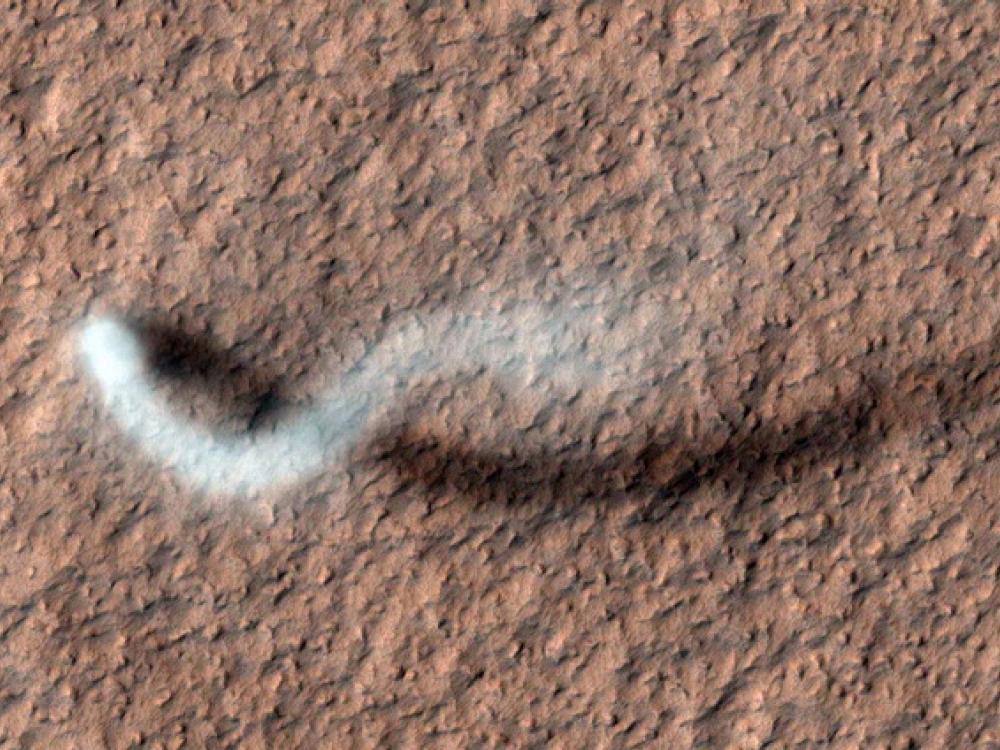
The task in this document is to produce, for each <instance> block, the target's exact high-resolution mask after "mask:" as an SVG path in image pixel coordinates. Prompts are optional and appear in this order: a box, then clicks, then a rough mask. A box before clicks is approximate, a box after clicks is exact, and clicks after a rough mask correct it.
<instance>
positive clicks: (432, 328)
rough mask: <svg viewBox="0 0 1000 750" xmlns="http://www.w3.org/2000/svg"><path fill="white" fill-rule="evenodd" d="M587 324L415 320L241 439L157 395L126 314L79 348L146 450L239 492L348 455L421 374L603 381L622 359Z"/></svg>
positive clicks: (537, 317)
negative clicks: (312, 398) (294, 409)
mask: <svg viewBox="0 0 1000 750" xmlns="http://www.w3.org/2000/svg"><path fill="white" fill-rule="evenodd" d="M582 320H583V317H582V315H581V312H580V311H573V312H571V313H561V314H560V313H555V312H554V311H553V310H551V309H543V308H542V307H541V306H538V305H524V304H522V305H514V306H509V307H508V309H507V310H506V311H504V312H493V313H483V314H455V313H447V312H446V313H438V314H435V315H431V316H429V317H427V318H424V319H415V320H411V321H410V322H409V323H406V324H404V325H400V326H396V328H395V330H394V332H392V333H390V334H389V335H388V336H386V337H385V338H384V339H382V340H381V341H380V342H378V344H377V345H375V346H374V347H373V348H372V349H371V350H370V351H369V352H368V353H367V354H366V355H365V356H364V357H363V358H362V359H361V360H360V361H359V362H358V363H357V364H356V365H355V366H354V367H352V368H350V369H349V370H347V371H346V372H343V373H341V374H340V375H338V376H337V378H336V379H335V384H334V385H333V386H332V387H331V388H330V389H329V390H328V391H326V392H325V393H323V394H321V395H320V396H319V397H318V398H317V399H316V402H315V404H314V405H313V406H311V407H310V408H308V409H303V410H301V411H300V412H299V413H298V414H296V415H294V416H293V417H291V418H289V419H288V420H286V421H285V422H284V423H283V424H280V425H278V426H277V427H276V428H274V429H271V430H250V431H247V432H243V433H235V434H234V433H231V432H226V431H218V430H211V429H209V428H208V427H207V426H205V425H200V424H197V423H193V422H191V421H190V420H187V419H184V418H182V417H180V416H179V415H178V414H176V413H175V412H174V411H173V410H171V409H170V408H169V406H168V405H167V404H166V403H165V402H164V401H163V399H161V398H160V397H159V396H158V395H157V392H156V387H155V379H154V377H153V373H152V372H151V370H150V368H149V366H148V364H147V354H146V350H145V347H144V345H143V343H142V341H141V340H140V339H139V338H138V337H137V335H136V334H135V333H134V332H133V331H132V329H131V328H130V327H129V326H128V325H127V324H126V323H125V322H123V321H122V320H120V319H117V318H115V317H110V316H102V317H91V318H88V319H87V320H85V321H84V323H83V325H82V327H81V329H80V332H79V339H78V346H79V352H80V355H81V359H82V362H83V364H84V365H85V367H86V369H87V371H88V372H89V373H90V375H91V376H92V377H93V378H94V380H95V381H96V382H97V385H98V386H99V388H100V391H101V394H102V396H103V400H104V403H105V405H106V407H107V409H108V411H109V412H110V414H111V416H112V417H113V418H114V419H115V420H116V421H117V423H118V424H119V426H120V427H121V429H122V430H123V432H124V433H126V434H127V435H128V436H129V438H130V439H131V440H133V441H134V442H135V443H136V444H137V446H138V447H139V448H140V449H141V450H142V451H143V452H144V453H145V454H147V455H148V456H150V457H151V458H153V459H156V460H158V461H160V462H162V463H163V464H164V465H166V466H168V467H169V468H171V469H172V470H173V471H175V472H176V473H177V474H178V475H179V476H180V477H181V478H182V479H183V480H184V481H185V482H186V483H188V484H189V485H192V486H193V487H194V488H196V489H199V490H201V491H204V492H207V493H220V494H227V495H237V494H252V493H255V492H258V491H261V490H265V489H268V488H271V487H285V486H288V485H292V484H295V483H297V482H300V481H303V480H305V479H307V478H309V477H311V476H314V475H316V474H318V473H319V472H321V471H323V470H324V469H326V468H329V467H330V466H331V465H332V464H336V463H338V462H343V461H345V460H346V458H347V456H348V454H349V453H350V451H351V449H352V448H353V447H355V446H356V445H357V444H358V443H359V442H360V441H362V440H363V439H364V438H365V437H366V436H367V435H369V434H370V431H371V430H372V429H373V428H374V427H375V426H376V425H377V424H378V423H379V420H381V419H384V418H385V417H386V416H387V415H389V414H390V413H391V412H392V409H393V407H394V405H398V404H399V403H400V402H401V401H402V398H403V397H404V396H405V393H406V390H407V388H408V387H409V386H410V385H411V384H412V382H413V380H414V378H417V377H421V376H425V375H429V374H433V375H435V376H439V377H452V376H455V375H460V374H462V373H475V372H479V371H482V370H483V368H485V369H487V370H488V371H490V372H491V374H493V375H496V376H498V377H500V378H502V379H504V384H505V385H506V386H510V385H513V386H514V390H515V391H516V390H517V389H518V388H520V389H524V388H529V387H536V386H537V385H538V384H539V383H542V384H543V385H544V384H546V383H547V384H549V385H554V386H556V387H562V388H569V389H574V390H575V389H579V388H581V387H585V386H587V385H588V384H593V383H595V382H597V381H598V380H601V381H606V380H607V379H608V377H609V376H610V375H611V372H612V370H613V369H614V367H615V366H617V365H620V363H621V357H620V356H619V357H617V358H612V359H610V360H609V359H605V358H601V359H604V361H603V362H602V361H599V360H598V361H595V359H594V353H595V351H597V350H599V349H600V348H601V347H600V343H601V342H607V341H613V340H614V338H615V337H614V336H608V335H605V333H604V332H601V331H599V330H598V329H597V328H595V326H594V324H593V322H592V320H591V318H588V319H587V321H585V323H586V324H585V325H584V326H583V328H582V329H581V326H580V324H581V321H582ZM598 328H599V327H598ZM567 342H569V343H567ZM595 342H597V345H596V346H595ZM625 348H626V349H628V348H629V346H628V345H627V346H626V347H625ZM618 354H619V355H620V354H621V352H619V353H618Z"/></svg>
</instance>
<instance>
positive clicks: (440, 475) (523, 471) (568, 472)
mask: <svg viewBox="0 0 1000 750" xmlns="http://www.w3.org/2000/svg"><path fill="white" fill-rule="evenodd" d="M760 392H761V388H760V387H757V388H754V389H752V390H751V391H748V393H747V394H746V397H745V399H744V403H743V404H742V407H743V408H742V410H743V412H744V414H745V417H744V419H743V420H742V422H741V423H739V424H736V425H734V429H733V431H732V433H731V434H730V436H729V437H728V438H727V439H725V441H724V442H723V444H722V446H721V447H718V445H719V441H718V440H717V439H706V440H704V441H696V442H693V443H691V442H689V441H684V440H683V439H682V438H680V437H679V436H678V433H679V430H677V429H673V430H671V429H668V430H664V431H660V432H656V433H654V434H652V435H651V436H650V438H649V439H648V440H647V441H646V442H645V443H644V444H642V445H641V446H639V448H638V449H636V448H633V449H631V450H626V449H623V450H622V451H620V452H619V453H618V454H615V455H612V456H611V457H609V458H606V459H596V458H593V457H588V456H587V455H586V453H585V452H582V451H577V452H576V453H575V454H573V455H569V456H567V455H566V454H557V453H553V452H547V451H542V452H535V453H530V454H526V455H516V454H514V455H502V454H500V453H497V452H495V451H489V450H477V449H476V448H475V447H473V446H469V445H465V444H462V443H460V442H457V441H454V440H449V439H448V438H446V437H436V436H431V437H427V436H424V435H419V434H418V433H416V432H415V431H414V430H412V429H408V428H405V427H404V428H403V429H400V430H396V431H394V432H388V433H386V434H383V435H381V436H380V437H379V438H378V439H377V440H376V441H375V443H374V444H373V446H372V449H373V453H372V456H373V458H375V459H377V460H381V461H387V462H389V463H390V464H391V465H392V466H393V467H394V468H395V469H396V471H397V472H398V473H399V475H400V477H401V478H402V480H403V482H404V483H405V484H416V485H420V486H423V487H424V488H427V489H430V490H436V489H441V488H442V487H447V488H448V489H450V490H457V491H458V492H459V493H460V494H462V495H464V496H466V497H467V498H468V499H470V500H471V501H473V502H475V503H481V502H486V501H489V500H490V499H492V500H497V499H504V500H505V501H506V502H510V503H525V502H530V501H531V498H532V497H533V496H537V495H538V490H539V488H540V487H541V486H543V485H546V484H547V485H548V488H549V489H551V490H552V496H553V497H554V498H557V499H558V498H561V497H567V498H572V500H571V501H570V502H579V500H580V499H581V498H591V499H593V500H595V501H601V502H613V501H614V500H615V499H619V500H620V499H623V498H625V497H628V496H630V495H632V494H634V493H639V492H645V493H647V496H650V497H651V498H652V499H651V500H650V501H649V504H648V505H646V506H643V508H642V510H641V511H640V512H639V513H638V515H633V522H637V523H645V522H653V521H657V520H660V519H662V518H664V517H665V516H667V515H669V514H670V513H671V511H672V510H674V509H675V508H677V506H678V505H680V504H681V503H682V502H683V500H684V497H685V496H686V495H688V494H689V493H690V492H691V491H692V490H695V489H696V488H698V487H700V486H702V485H704V484H706V483H715V482H721V483H722V487H723V489H724V490H727V491H728V490H733V491H735V492H737V493H738V494H739V495H740V496H741V497H744V498H745V497H747V495H748V493H757V494H758V495H763V496H764V497H770V496H773V495H774V494H776V493H777V492H778V491H779V490H780V489H781V487H784V486H787V485H789V484H793V483H797V482H800V481H802V480H803V479H806V478H807V477H808V476H809V475H810V474H811V473H813V472H815V471H817V470H819V469H823V468H826V469H827V470H828V471H831V472H832V475H833V476H834V477H836V476H838V475H839V474H841V473H842V472H843V471H844V470H845V469H849V468H853V467H855V466H857V465H860V464H863V463H864V462H865V461H866V459H867V457H868V456H869V455H871V454H872V453H873V452H874V451H876V450H877V449H878V448H879V446H880V445H882V444H883V443H884V442H885V441H886V440H887V439H888V438H889V437H890V436H891V435H892V434H893V433H894V432H898V431H905V432H908V433H914V432H917V433H919V432H924V431H929V432H932V433H933V432H938V431H941V430H943V429H944V428H945V427H946V426H947V425H948V424H949V423H950V422H951V421H953V420H956V419H960V418H961V417H962V416H964V415H970V414H973V413H975V412H976V411H978V410H979V409H981V408H984V407H987V406H992V405H996V404H998V403H1000V336H997V337H994V338H993V339H992V340H990V341H989V342H987V343H985V344H981V345H977V346H974V347H970V348H968V349H965V350H963V351H962V352H960V353H959V354H958V355H956V356H955V357H954V358H951V359H949V360H926V359H925V360H919V361H917V362H916V363H915V364H913V365H911V366H909V367H906V368H905V369H902V370H900V371H898V372H896V373H892V372H888V373H879V372H875V373H869V374H860V384H859V385H858V386H857V388H855V389H854V390H853V391H850V392H848V393H846V394H844V395H839V396H837V397H836V398H835V399H834V400H833V401H832V402H830V403H827V404H824V405H823V406H822V407H821V408H820V409H817V410H815V411H810V412H808V413H803V414H800V415H799V416H798V417H797V418H796V419H795V420H794V421H793V422H792V423H790V424H789V423H785V424H781V423H778V422H774V421H765V420H761V419H760V418H759V417H757V416H756V414H755V409H754V406H755V403H754V402H755V401H756V402H757V403H759V396H760ZM664 398H669V394H664ZM557 502H560V501H559V500H557Z"/></svg>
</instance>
